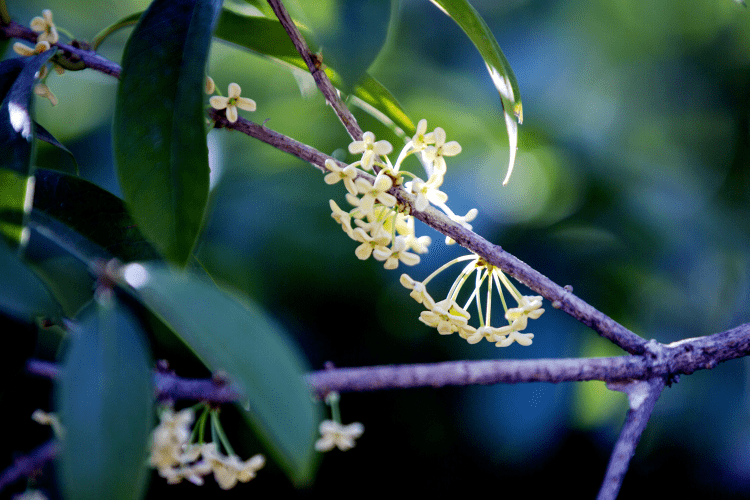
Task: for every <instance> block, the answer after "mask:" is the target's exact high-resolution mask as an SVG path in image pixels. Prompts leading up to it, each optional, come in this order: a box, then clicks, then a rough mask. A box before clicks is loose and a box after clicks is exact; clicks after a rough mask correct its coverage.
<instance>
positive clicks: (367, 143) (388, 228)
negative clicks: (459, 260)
mask: <svg viewBox="0 0 750 500" xmlns="http://www.w3.org/2000/svg"><path fill="white" fill-rule="evenodd" d="M445 139H446V136H445V131H444V130H443V129H441V128H440V127H438V128H436V129H435V130H434V131H433V132H430V133H427V121H426V120H421V121H420V122H419V125H418V126H417V131H416V134H415V135H414V137H413V138H412V139H411V140H410V141H408V142H407V144H406V145H405V146H404V148H403V149H402V150H401V153H400V154H399V156H398V159H397V160H396V163H392V162H391V160H390V159H389V158H388V156H387V155H389V154H390V153H391V152H392V151H393V146H392V145H391V144H390V143H389V142H388V141H385V140H380V141H376V140H375V134H373V133H372V132H365V133H364V134H363V137H362V140H361V141H354V142H352V143H351V144H349V152H350V153H352V154H361V155H362V156H361V157H360V159H359V160H357V161H355V162H354V163H352V164H350V165H347V166H346V167H344V168H342V167H340V166H339V165H338V164H337V163H336V162H335V161H333V160H327V161H326V163H325V165H326V168H327V169H328V171H329V173H328V174H326V176H325V177H324V180H325V182H326V183H327V184H336V183H337V182H340V181H343V182H344V186H345V187H346V190H347V191H348V193H347V195H346V200H347V202H348V203H349V205H351V206H352V207H353V208H352V209H350V210H349V211H346V210H343V209H342V208H340V207H339V206H338V204H336V202H335V201H333V200H331V201H330V204H331V210H332V211H333V212H332V214H331V215H332V217H333V218H334V219H335V220H336V222H338V223H339V224H341V228H342V229H343V230H344V232H345V233H346V234H347V235H348V236H349V237H350V238H351V239H353V240H355V241H357V242H358V243H359V246H358V247H357V249H356V250H355V252H354V253H355V255H356V256H357V258H359V259H361V260H366V259H368V258H370V257H373V258H374V259H376V260H379V261H381V262H383V266H384V267H385V268H386V269H396V268H397V267H398V265H399V263H403V264H405V265H407V266H413V265H416V264H418V263H419V262H420V257H419V254H423V253H426V252H427V251H428V248H429V246H430V244H431V243H432V240H431V238H430V237H429V236H421V237H417V236H416V234H415V232H414V217H413V216H412V215H410V214H406V213H404V211H403V209H402V207H399V206H398V204H397V200H396V197H395V196H393V195H392V194H390V193H389V192H388V191H389V190H390V189H391V188H392V187H393V186H400V185H401V184H404V177H405V176H408V177H410V178H411V180H409V181H408V182H406V183H405V184H404V187H405V188H406V189H407V190H408V191H410V192H412V193H414V194H415V195H416V197H417V200H416V209H417V210H420V211H422V210H424V209H426V208H427V206H428V205H430V204H432V205H434V206H436V207H438V208H440V209H441V210H443V211H444V212H445V213H446V214H447V215H448V217H450V218H451V219H452V220H454V221H456V222H458V223H459V224H462V225H463V226H464V227H466V228H468V229H471V225H470V224H469V222H470V221H471V220H473V218H474V217H476V210H472V211H470V212H469V213H468V214H466V215H465V216H463V217H459V216H457V215H456V214H454V213H453V212H452V211H451V210H450V208H448V206H447V205H446V204H445V202H446V201H447V200H448V196H447V195H446V194H445V193H443V192H442V191H440V189H439V188H440V186H441V185H442V184H443V179H444V176H445V172H446V163H445V157H446V156H455V155H457V154H458V153H460V152H461V146H460V145H459V144H458V143H457V142H456V141H451V142H448V143H446V142H445ZM410 155H417V157H418V158H419V160H420V161H421V163H422V165H423V166H424V168H425V172H426V173H427V181H424V180H422V179H421V178H419V177H417V176H416V175H414V174H412V173H411V172H407V171H404V170H401V165H402V163H403V162H404V160H405V159H406V158H407V157H408V156H410ZM360 169H361V170H360ZM362 170H364V171H372V170H375V171H376V172H377V175H376V177H375V179H374V181H372V182H371V181H370V180H368V179H367V178H366V177H365V176H362V175H360V174H359V173H358V172H361V171H362Z"/></svg>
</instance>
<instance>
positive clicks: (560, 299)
mask: <svg viewBox="0 0 750 500" xmlns="http://www.w3.org/2000/svg"><path fill="white" fill-rule="evenodd" d="M209 116H210V117H211V118H212V119H213V120H214V121H215V123H216V126H217V127H226V128H231V129H234V130H239V131H240V132H242V133H244V134H247V135H249V136H251V137H255V138H256V139H258V140H261V141H263V142H265V143H267V144H270V145H272V146H273V147H275V148H276V149H279V150H281V151H284V152H286V153H289V154H291V155H294V156H296V157H297V158H300V159H302V160H304V161H307V162H310V163H312V164H313V165H315V166H316V167H317V168H319V169H322V170H324V171H327V169H326V168H325V161H326V160H327V159H333V158H332V157H330V156H328V155H326V154H323V153H321V152H320V151H318V150H316V149H315V148H312V147H310V146H307V145H305V144H302V143H300V142H298V141H295V140H294V139H291V138H289V137H286V136H284V135H282V134H279V133H278V132H274V131H273V130H270V129H268V128H266V127H265V126H263V125H258V124H256V123H253V122H251V121H250V120H247V119H245V118H242V117H240V118H239V119H238V120H237V121H236V122H234V123H231V122H229V120H227V119H226V117H225V116H224V114H223V113H222V112H217V111H216V110H211V111H209ZM337 163H338V164H339V165H340V166H341V167H342V168H343V167H344V166H346V165H345V164H344V163H341V162H339V161H337ZM358 176H360V177H364V178H366V179H368V180H369V181H370V182H371V183H372V182H373V179H374V178H373V177H372V176H371V175H370V174H368V173H366V172H360V173H358ZM389 192H390V193H391V194H392V195H394V196H395V197H396V198H397V199H398V201H399V202H400V203H401V204H402V205H403V206H404V207H408V208H409V210H410V211H411V214H412V215H413V216H414V217H416V218H417V219H419V220H421V221H422V222H424V223H425V224H427V225H428V226H430V227H432V228H434V229H436V230H437V231H440V232H441V233H443V234H444V235H446V236H450V237H451V238H453V239H454V240H456V242H457V243H458V244H459V245H461V246H463V247H464V248H467V249H469V250H471V251H472V252H474V253H476V254H477V255H480V256H481V257H482V258H484V259H485V260H486V261H487V262H489V263H490V264H492V265H493V266H497V267H499V268H500V269H502V270H503V271H504V272H506V273H508V274H510V275H511V276H513V277H514V278H515V279H517V280H518V281H520V282H521V283H523V284H524V285H526V286H528V287H529V288H531V289H532V290H534V291H535V292H537V293H539V294H540V295H542V296H543V297H544V298H546V299H548V300H550V301H551V302H552V305H553V307H556V308H558V309H561V310H563V311H565V312H566V313H568V314H570V315H571V316H573V317H574V318H576V319H577V320H578V321H580V322H582V323H583V324H585V325H586V326H588V327H590V328H592V329H593V330H595V331H596V332H597V333H599V335H601V336H602V337H604V338H606V339H608V340H610V341H611V342H613V343H615V344H616V345H618V346H619V347H621V348H622V349H624V350H625V351H627V352H629V353H631V354H642V353H644V352H645V345H646V340H645V339H643V338H641V337H639V336H638V335H636V334H635V333H633V332H631V331H630V330H628V329H627V328H625V327H624V326H622V325H621V324H619V323H617V322H616V321H615V320H613V319H612V318H610V317H609V316H607V315H606V314H604V313H602V312H600V311H598V310H597V309H596V308H594V307H593V306H591V305H590V304H588V303H586V302H585V301H584V300H582V299H580V298H579V297H577V296H575V295H574V294H573V293H572V292H571V291H569V290H568V289H566V288H564V287H561V286H560V285H558V284H556V283H555V282H553V281H552V280H550V279H549V278H547V277H546V276H544V275H543V274H541V273H540V272H538V271H536V270H534V269H533V268H532V267H531V266H529V265H528V264H526V263H525V262H522V261H521V260H519V259H517V258H516V257H514V256H513V255H511V254H509V253H508V252H506V251H504V250H503V249H502V248H500V246H498V245H493V244H492V243H490V242H489V241H487V240H486V239H484V238H482V237H481V236H479V235H478V234H476V233H474V232H473V231H470V230H468V229H466V228H464V227H462V226H461V225H459V224H457V223H456V222H453V221H452V220H450V219H449V218H448V217H447V216H446V215H445V214H443V213H442V212H440V211H439V210H436V209H435V208H433V207H431V206H428V207H427V209H426V210H425V211H423V212H420V211H418V210H417V209H416V208H415V206H414V201H415V197H414V195H413V194H411V193H409V192H407V191H406V190H405V189H403V188H401V187H397V186H395V187H393V188H391V189H390V190H389Z"/></svg>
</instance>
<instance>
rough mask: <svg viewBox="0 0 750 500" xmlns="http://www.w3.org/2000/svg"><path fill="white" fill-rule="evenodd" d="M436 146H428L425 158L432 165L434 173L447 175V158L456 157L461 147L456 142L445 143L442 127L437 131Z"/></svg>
mask: <svg viewBox="0 0 750 500" xmlns="http://www.w3.org/2000/svg"><path fill="white" fill-rule="evenodd" d="M434 133H435V145H434V146H427V147H426V148H425V150H424V158H425V159H426V160H427V161H429V162H431V163H432V168H433V172H440V173H442V174H445V172H446V170H447V166H446V164H445V158H444V157H445V156H456V155H457V154H459V153H460V152H461V145H460V144H459V143H457V142H456V141H451V142H448V143H446V142H445V130H443V129H442V128H440V127H437V128H436V129H435V132H434Z"/></svg>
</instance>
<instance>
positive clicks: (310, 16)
mask: <svg viewBox="0 0 750 500" xmlns="http://www.w3.org/2000/svg"><path fill="white" fill-rule="evenodd" d="M393 3H394V2H392V1H391V0H345V1H343V0H316V1H315V2H301V3H300V4H299V5H300V7H301V8H302V10H303V11H304V15H305V19H303V21H304V22H306V23H308V24H309V26H310V27H311V31H312V34H313V37H314V39H315V40H316V41H317V43H318V45H319V46H320V47H321V49H322V52H323V62H324V63H325V64H327V65H328V64H329V65H330V66H332V67H334V68H336V71H337V73H338V74H339V76H340V77H341V85H342V89H343V90H344V91H345V92H347V93H351V92H352V89H353V88H354V86H355V84H356V83H357V82H358V80H359V79H360V78H361V77H362V76H363V75H364V74H365V72H366V71H367V68H369V67H370V65H371V64H372V63H373V61H374V60H375V58H376V57H377V56H378V54H379V53H380V50H381V49H382V48H383V45H384V44H385V41H386V36H387V34H388V25H389V22H390V21H391V9H392V4H393Z"/></svg>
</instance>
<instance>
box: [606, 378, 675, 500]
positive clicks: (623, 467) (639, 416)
mask: <svg viewBox="0 0 750 500" xmlns="http://www.w3.org/2000/svg"><path fill="white" fill-rule="evenodd" d="M640 384H643V386H642V388H641V389H640V390H643V391H646V394H645V399H641V396H640V395H637V396H634V395H633V394H632V393H629V394H628V398H629V400H630V409H629V410H628V414H627V416H626V417H625V424H624V425H623V426H622V430H621V431H620V437H619V438H618V439H617V443H615V447H614V449H613V450H612V456H611V457H610V459H609V465H607V472H606V474H605V475H604V481H603V482H602V487H601V489H600V490H599V495H598V496H597V497H596V498H597V500H615V498H617V494H618V493H619V491H620V487H621V486H622V481H623V479H624V478H625V473H626V472H627V471H628V466H629V465H630V459H631V458H633V455H634V454H635V448H636V447H637V446H638V442H639V441H640V440H641V435H642V434H643V431H644V429H645V428H646V424H648V420H649V418H650V417H651V412H652V411H653V409H654V405H656V400H657V399H659V396H660V395H661V393H662V390H663V389H664V379H663V378H661V377H657V378H653V379H651V380H649V381H644V382H640Z"/></svg>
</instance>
